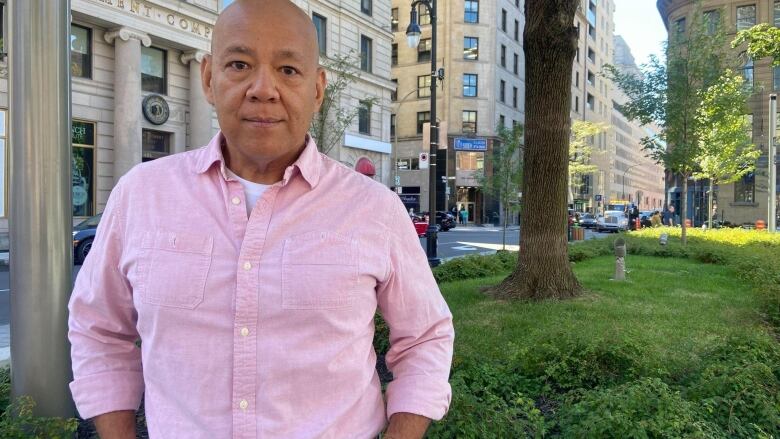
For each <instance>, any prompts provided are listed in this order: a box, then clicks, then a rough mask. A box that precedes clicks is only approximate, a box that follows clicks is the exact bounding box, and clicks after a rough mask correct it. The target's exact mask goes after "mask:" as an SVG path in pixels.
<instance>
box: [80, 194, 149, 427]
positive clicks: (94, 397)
mask: <svg viewBox="0 0 780 439" xmlns="http://www.w3.org/2000/svg"><path fill="white" fill-rule="evenodd" d="M120 206H121V182H120V184H119V185H117V187H116V188H115V189H114V191H113V192H112V194H111V197H110V198H109V200H108V205H107V206H106V209H105V211H104V212H103V216H102V218H101V221H100V225H99V226H98V229H97V233H96V235H95V240H94V242H93V244H92V249H91V250H90V252H89V255H88V256H87V259H86V261H85V262H84V265H83V266H82V267H81V271H80V272H79V274H78V277H77V278H76V284H75V286H74V288H73V293H72V295H71V299H70V303H69V305H68V309H69V311H70V315H69V318H68V327H69V331H68V338H69V339H70V343H71V360H72V364H73V382H71V384H70V388H71V392H72V394H73V400H74V401H75V403H76V407H77V408H78V411H79V414H81V416H82V418H84V419H89V418H92V417H95V416H97V415H101V414H104V413H108V412H113V411H118V410H136V409H138V406H139V405H140V403H141V397H142V395H143V387H144V384H143V375H142V369H141V352H140V349H139V348H138V347H137V346H136V340H138V338H139V336H138V332H137V331H136V329H135V324H136V319H137V315H136V312H135V308H134V306H133V294H132V289H131V287H130V284H129V282H128V280H127V278H126V277H125V276H124V275H123V273H122V272H121V270H120V268H119V263H120V258H121V255H122V249H123V239H124V236H123V217H122V212H121V209H120Z"/></svg>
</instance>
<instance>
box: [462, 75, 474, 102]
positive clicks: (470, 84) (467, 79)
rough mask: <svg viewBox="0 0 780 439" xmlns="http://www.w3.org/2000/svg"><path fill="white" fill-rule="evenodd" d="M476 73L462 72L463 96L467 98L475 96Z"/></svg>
mask: <svg viewBox="0 0 780 439" xmlns="http://www.w3.org/2000/svg"><path fill="white" fill-rule="evenodd" d="M477 90H478V84H477V75H474V74H471V73H464V74H463V96H464V97H468V98H475V97H477Z"/></svg>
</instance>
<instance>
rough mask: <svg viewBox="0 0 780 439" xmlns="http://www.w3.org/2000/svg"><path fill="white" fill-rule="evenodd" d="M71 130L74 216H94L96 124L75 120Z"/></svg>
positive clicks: (3, 142)
mask: <svg viewBox="0 0 780 439" xmlns="http://www.w3.org/2000/svg"><path fill="white" fill-rule="evenodd" d="M3 113H5V111H3ZM3 121H5V118H3ZM70 130H71V134H70V138H71V144H72V145H73V155H72V159H71V167H72V168H73V169H72V170H71V174H72V175H71V184H72V193H73V216H92V215H94V214H95V163H97V162H96V160H95V138H96V133H95V124H94V123H93V122H85V121H81V120H73V121H72V122H71V128H70ZM2 144H3V150H5V144H6V142H5V126H3V141H2ZM4 153H5V151H3V155H2V157H3V159H5V154H4ZM3 169H5V167H3ZM3 177H5V176H3ZM3 197H5V194H3ZM3 201H5V200H3ZM2 205H3V210H5V203H2ZM3 214H5V212H3ZM3 216H5V215H3Z"/></svg>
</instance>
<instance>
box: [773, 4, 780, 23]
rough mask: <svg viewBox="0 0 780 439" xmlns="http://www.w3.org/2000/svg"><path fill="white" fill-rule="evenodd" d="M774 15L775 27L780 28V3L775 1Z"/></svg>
mask: <svg viewBox="0 0 780 439" xmlns="http://www.w3.org/2000/svg"><path fill="white" fill-rule="evenodd" d="M772 15H773V18H774V21H775V27H780V1H775V7H774V13H773V14H772Z"/></svg>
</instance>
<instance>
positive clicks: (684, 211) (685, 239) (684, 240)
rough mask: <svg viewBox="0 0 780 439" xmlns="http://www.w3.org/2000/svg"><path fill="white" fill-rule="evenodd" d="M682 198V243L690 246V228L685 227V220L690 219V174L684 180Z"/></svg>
mask: <svg viewBox="0 0 780 439" xmlns="http://www.w3.org/2000/svg"><path fill="white" fill-rule="evenodd" d="M682 181H683V184H682V196H681V197H680V200H681V201H680V227H682V232H681V233H680V242H681V243H682V245H686V244H688V227H687V226H686V225H685V219H686V218H688V174H685V175H683V178H682Z"/></svg>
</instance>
